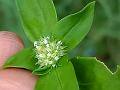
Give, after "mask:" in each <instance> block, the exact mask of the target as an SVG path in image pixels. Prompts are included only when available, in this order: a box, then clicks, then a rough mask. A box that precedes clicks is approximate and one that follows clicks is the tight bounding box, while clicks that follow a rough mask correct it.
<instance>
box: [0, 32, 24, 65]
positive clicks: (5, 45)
mask: <svg viewBox="0 0 120 90" xmlns="http://www.w3.org/2000/svg"><path fill="white" fill-rule="evenodd" d="M23 48H24V45H23V42H22V40H21V39H20V38H19V37H18V36H17V35H16V34H15V33H12V32H7V31H1V32H0V67H1V66H2V65H3V63H4V62H5V60H6V59H8V57H10V56H11V55H13V54H15V53H16V52H18V51H19V50H21V49H23Z"/></svg>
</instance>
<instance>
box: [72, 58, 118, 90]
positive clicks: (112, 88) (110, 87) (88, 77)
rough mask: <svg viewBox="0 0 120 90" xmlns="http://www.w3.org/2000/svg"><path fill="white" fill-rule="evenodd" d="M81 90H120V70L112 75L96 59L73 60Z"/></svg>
mask: <svg viewBox="0 0 120 90" xmlns="http://www.w3.org/2000/svg"><path fill="white" fill-rule="evenodd" d="M72 63H73V65H74V68H75V72H76V76H77V79H78V82H79V86H80V88H81V90H120V68H118V70H117V72H116V73H112V72H111V71H110V70H109V69H108V68H107V67H106V66H105V65H104V63H102V62H100V61H98V60H96V58H86V57H78V58H74V59H72Z"/></svg>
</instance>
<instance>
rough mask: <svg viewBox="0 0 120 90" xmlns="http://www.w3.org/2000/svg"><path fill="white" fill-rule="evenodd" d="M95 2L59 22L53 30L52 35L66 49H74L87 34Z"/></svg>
mask: <svg viewBox="0 0 120 90" xmlns="http://www.w3.org/2000/svg"><path fill="white" fill-rule="evenodd" d="M94 6H95V2H91V3H89V4H88V5H87V6H86V7H85V8H83V9H82V10H81V11H80V12H78V13H76V14H72V15H69V16H67V17H65V18H63V19H62V20H60V21H59V22H58V23H57V25H56V26H55V28H54V29H53V32H54V33H53V35H54V37H56V38H57V39H60V40H62V41H63V42H64V43H65V44H66V45H67V46H68V49H72V48H74V47H75V46H76V45H78V44H79V43H80V41H81V40H82V39H83V38H84V37H85V36H86V34H87V33H88V32H89V30H90V27H91V25H92V21H93V16H94Z"/></svg>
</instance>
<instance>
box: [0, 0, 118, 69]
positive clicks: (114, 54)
mask: <svg viewBox="0 0 120 90" xmlns="http://www.w3.org/2000/svg"><path fill="white" fill-rule="evenodd" d="M91 1H93V0H54V3H55V7H56V9H57V13H58V18H59V20H60V19H61V18H63V17H65V16H66V15H69V14H72V13H75V12H77V11H79V10H80V9H82V8H83V7H84V6H85V5H86V4H87V3H89V2H91ZM4 30H5V31H12V32H16V33H17V34H18V35H20V36H21V37H22V39H23V40H24V43H25V46H26V47H27V46H30V42H29V40H28V39H27V38H26V36H25V34H24V31H23V28H22V25H21V23H20V20H19V15H18V12H17V10H16V5H15V0H0V31H4ZM70 54H71V56H72V57H74V56H77V55H79V56H87V57H89V56H94V57H97V59H98V60H101V61H103V62H104V63H105V64H106V65H107V66H108V67H109V68H110V69H111V70H112V71H115V70H116V65H117V64H120V0H96V7H95V17H94V22H93V25H92V28H91V31H90V32H89V34H88V35H87V36H86V38H85V39H84V40H83V41H82V42H81V43H80V44H79V45H78V47H77V48H75V49H74V50H73V51H72V53H70Z"/></svg>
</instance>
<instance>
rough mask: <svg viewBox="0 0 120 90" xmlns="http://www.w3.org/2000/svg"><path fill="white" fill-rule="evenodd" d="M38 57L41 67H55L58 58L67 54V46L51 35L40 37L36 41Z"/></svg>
mask: <svg viewBox="0 0 120 90" xmlns="http://www.w3.org/2000/svg"><path fill="white" fill-rule="evenodd" d="M34 47H35V49H34V50H35V53H36V58H37V60H38V62H37V63H36V64H38V65H39V66H40V68H44V67H47V66H52V67H55V66H56V63H57V62H58V60H59V59H60V58H61V57H62V56H64V55H65V50H64V49H65V47H64V46H63V44H62V41H57V40H53V39H51V38H50V37H49V36H47V37H43V38H40V39H39V40H38V41H35V42H34Z"/></svg>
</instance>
